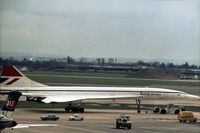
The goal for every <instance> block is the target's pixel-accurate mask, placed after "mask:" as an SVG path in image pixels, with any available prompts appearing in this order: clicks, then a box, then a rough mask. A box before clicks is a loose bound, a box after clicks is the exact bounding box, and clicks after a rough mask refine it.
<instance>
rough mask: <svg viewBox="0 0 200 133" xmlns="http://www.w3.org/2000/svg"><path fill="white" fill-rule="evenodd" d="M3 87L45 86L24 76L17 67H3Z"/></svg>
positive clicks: (1, 80)
mask: <svg viewBox="0 0 200 133" xmlns="http://www.w3.org/2000/svg"><path fill="white" fill-rule="evenodd" d="M0 84H1V87H40V86H46V85H44V84H41V83H38V82H35V81H33V80H31V79H29V78H27V77H26V76H25V75H24V74H22V73H21V72H20V71H19V70H18V69H17V68H16V67H15V66H3V69H2V75H1V78H0Z"/></svg>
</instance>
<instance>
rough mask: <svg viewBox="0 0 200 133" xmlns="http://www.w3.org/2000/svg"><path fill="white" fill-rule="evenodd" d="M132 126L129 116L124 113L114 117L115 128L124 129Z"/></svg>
mask: <svg viewBox="0 0 200 133" xmlns="http://www.w3.org/2000/svg"><path fill="white" fill-rule="evenodd" d="M131 127H132V122H131V121H130V116H129V115H127V114H125V115H120V116H119V118H117V119H116V128H117V129H120V128H124V129H126V128H127V129H131Z"/></svg>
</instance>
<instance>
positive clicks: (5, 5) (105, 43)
mask: <svg viewBox="0 0 200 133" xmlns="http://www.w3.org/2000/svg"><path fill="white" fill-rule="evenodd" d="M0 11H1V16H0V22H1V23H0V24H1V25H0V26H1V27H0V28H1V29H0V31H1V32H0V39H1V42H0V45H1V47H0V48H1V53H2V52H3V53H22V54H24V53H28V54H32V55H45V54H46V55H63V56H65V55H70V56H73V57H130V58H145V59H154V58H161V59H186V60H200V1H199V0H0Z"/></svg>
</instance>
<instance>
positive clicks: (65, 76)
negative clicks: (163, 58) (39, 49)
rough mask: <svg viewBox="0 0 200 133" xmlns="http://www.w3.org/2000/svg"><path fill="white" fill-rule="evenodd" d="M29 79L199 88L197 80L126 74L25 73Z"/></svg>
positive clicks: (55, 81)
mask: <svg viewBox="0 0 200 133" xmlns="http://www.w3.org/2000/svg"><path fill="white" fill-rule="evenodd" d="M25 74H26V75H27V76H28V77H29V78H31V79H33V80H35V81H38V82H41V83H47V84H48V83H69V84H86V85H88V84H92V85H116V86H151V85H177V86H200V81H199V80H194V81H191V80H159V79H135V78H128V75H127V74H113V73H83V72H80V73H77V72H53V71H50V72H49V71H34V72H26V73H25Z"/></svg>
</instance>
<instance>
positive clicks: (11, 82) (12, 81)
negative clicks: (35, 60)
mask: <svg viewBox="0 0 200 133" xmlns="http://www.w3.org/2000/svg"><path fill="white" fill-rule="evenodd" d="M17 80H19V78H15V79H13V80H11V81H10V82H8V83H7V84H6V85H11V84H13V83H14V82H16V81H17Z"/></svg>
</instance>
